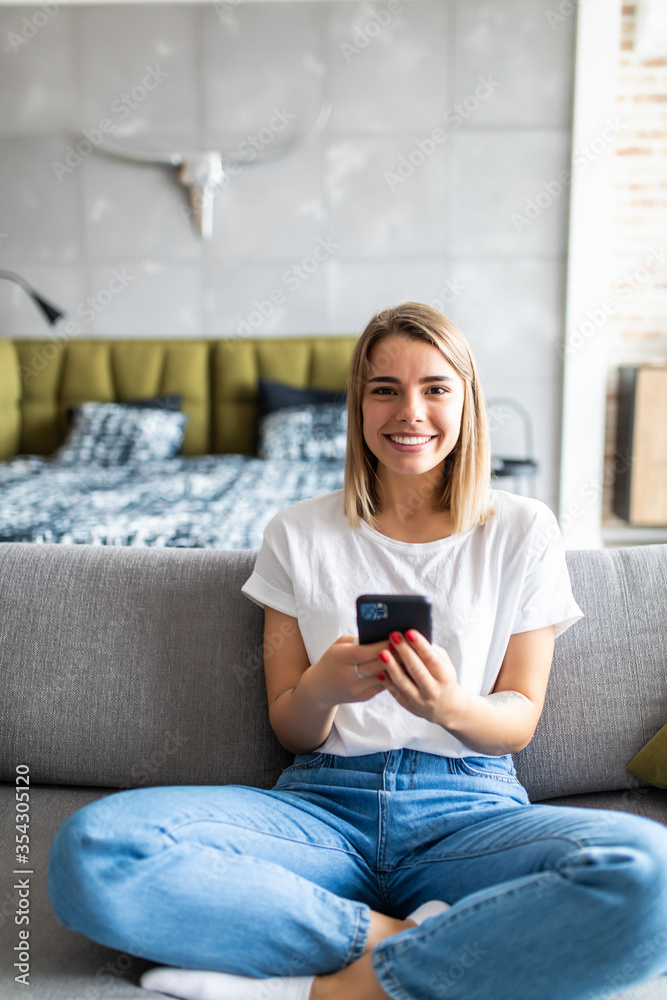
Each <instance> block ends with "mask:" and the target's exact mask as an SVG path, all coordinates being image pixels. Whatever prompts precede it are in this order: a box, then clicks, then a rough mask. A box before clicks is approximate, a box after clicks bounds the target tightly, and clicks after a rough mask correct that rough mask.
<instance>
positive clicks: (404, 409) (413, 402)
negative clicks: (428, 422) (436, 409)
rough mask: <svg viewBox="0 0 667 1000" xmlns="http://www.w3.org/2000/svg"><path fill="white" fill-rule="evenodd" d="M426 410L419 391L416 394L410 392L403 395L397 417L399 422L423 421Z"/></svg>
mask: <svg viewBox="0 0 667 1000" xmlns="http://www.w3.org/2000/svg"><path fill="white" fill-rule="evenodd" d="M424 409H425V407H424V401H423V399H422V396H421V393H420V392H419V390H416V391H415V392H410V391H409V390H408V391H406V392H405V393H404V394H403V396H402V397H401V399H400V401H399V405H398V409H397V412H396V416H397V418H398V419H399V420H407V421H414V420H423V419H424Z"/></svg>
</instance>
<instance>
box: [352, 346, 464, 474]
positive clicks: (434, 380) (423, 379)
mask: <svg viewBox="0 0 667 1000" xmlns="http://www.w3.org/2000/svg"><path fill="white" fill-rule="evenodd" d="M368 360H369V366H370V370H369V375H368V379H367V380H366V384H365V385H364V388H363V392H362V400H361V412H362V415H363V434H364V440H365V442H366V444H367V445H368V447H369V448H370V450H371V451H372V452H373V454H374V455H375V456H376V457H377V459H378V463H379V464H381V465H383V466H385V467H386V468H387V469H389V470H392V471H393V472H396V473H399V474H401V473H402V474H410V475H418V474H420V473H424V472H430V471H431V470H433V469H435V468H436V467H437V466H441V465H443V464H444V461H445V459H446V457H447V455H449V453H450V452H451V451H452V450H453V448H454V447H455V445H456V442H457V441H458V438H459V432H460V430H461V415H462V413H463V396H464V383H463V379H462V378H461V377H460V375H459V374H458V373H457V372H456V369H454V368H453V367H452V366H451V365H450V364H449V362H448V361H447V360H446V359H445V357H444V355H443V354H442V353H441V352H440V351H439V350H438V348H437V347H433V345H432V344H428V343H426V341H423V340H411V339H410V338H409V337H402V336H400V335H392V336H390V337H385V338H384V339H383V340H381V341H379V342H378V343H376V344H375V345H374V346H373V348H372V350H371V352H370V353H369V355H368ZM378 471H379V465H378Z"/></svg>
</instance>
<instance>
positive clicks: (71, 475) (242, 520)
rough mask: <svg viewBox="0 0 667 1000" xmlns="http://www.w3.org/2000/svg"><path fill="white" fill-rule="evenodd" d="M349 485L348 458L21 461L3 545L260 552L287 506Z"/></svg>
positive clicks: (0, 501) (11, 478) (1, 521)
mask: <svg viewBox="0 0 667 1000" xmlns="http://www.w3.org/2000/svg"><path fill="white" fill-rule="evenodd" d="M342 485H343V463H342V462H340V461H321V462H282V461H280V462H279V461H270V460H263V459H259V458H253V457H250V456H246V455H202V456H197V457H193V458H182V457H178V458H174V459H171V460H168V461H163V462H159V463H153V464H148V465H144V466H142V467H141V468H139V469H137V468H132V467H123V466H119V467H116V468H109V469H103V468H81V467H76V468H62V467H61V468H58V466H56V465H54V464H53V463H51V462H50V461H49V460H48V459H45V458H39V457H37V456H34V455H29V456H19V457H17V458H14V459H11V460H10V461H8V462H2V463H0V541H1V542H48V543H58V544H61V545H77V544H82V543H84V544H92V545H154V546H155V545H165V546H181V547H183V548H213V549H255V548H259V546H260V545H261V542H262V533H263V530H264V526H265V525H266V524H267V523H268V521H270V520H271V518H272V517H273V515H274V514H276V513H277V512H278V511H279V510H282V508H283V507H287V506H289V505H290V504H293V503H297V501H299V500H305V499H308V498H309V497H313V496H318V495H319V494H320V493H328V492H329V491H330V490H337V489H340V488H341V487H342Z"/></svg>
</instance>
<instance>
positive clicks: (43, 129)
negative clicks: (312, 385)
mask: <svg viewBox="0 0 667 1000" xmlns="http://www.w3.org/2000/svg"><path fill="white" fill-rule="evenodd" d="M553 6H554V5H553V0H493V2H490V0H403V2H402V3H401V2H396V0H393V2H391V0H383V2H377V3H375V2H373V3H371V2H361V0H352V2H348V0H331V2H316V0H311V2H309V0H305V2H277V3H272V4H262V3H255V2H253V0H243V2H242V3H238V4H222V3H218V4H217V6H216V4H214V3H202V4H192V5H186V4H182V5H181V4H178V3H169V4H147V5H142V4H129V3H128V4H120V5H113V6H111V5H109V6H106V5H92V6H85V5H82V6H77V7H67V6H65V5H60V6H59V7H57V13H56V14H55V16H52V17H51V18H49V20H48V23H46V24H44V25H43V26H41V27H38V28H37V30H35V28H34V24H33V19H34V18H35V14H36V13H37V12H39V11H40V9H41V8H39V7H34V8H32V7H23V6H22V7H0V178H1V179H2V185H0V267H4V268H8V269H11V270H15V271H18V272H20V273H21V274H22V275H24V276H25V277H26V278H27V280H28V281H30V282H32V283H34V285H35V286H36V287H37V288H38V290H39V291H41V292H43V294H44V295H46V296H47V297H50V298H51V299H53V301H54V302H56V303H57V304H58V305H60V306H61V307H62V308H64V309H65V310H66V311H67V312H68V314H69V316H70V317H72V318H76V322H77V325H78V328H79V330H80V333H78V334H77V335H78V336H128V337H130V336H132V337H135V336H147V337H151V336H201V335H205V336H225V335H235V334H238V333H240V332H247V331H248V330H250V331H251V333H256V334H257V335H262V336H266V335H271V334H286V335H289V334H310V333H312V334H323V333H324V334H326V333H331V334H337V333H343V334H350V333H358V332H360V330H361V328H362V327H363V325H364V323H365V322H366V321H367V319H368V318H369V317H370V315H371V314H372V313H373V312H375V311H376V310H377V309H378V308H380V307H381V306H383V305H386V304H389V303H392V302H396V301H399V300H400V299H406V298H416V299H420V300H423V301H427V302H433V303H434V304H437V303H438V302H440V303H441V308H442V309H443V311H445V312H446V313H447V314H448V315H450V316H451V317H452V318H453V319H454V320H455V321H456V322H458V323H459V324H460V325H461V326H462V328H463V329H464V332H466V333H467V334H468V335H469V337H470V339H471V341H472V343H473V346H474V349H475V351H476V353H477V355H478V358H479V360H480V363H481V366H482V371H483V375H484V379H485V383H486V386H487V391H488V393H489V394H490V395H512V396H514V397H516V398H517V399H518V400H519V401H520V402H522V403H523V405H524V406H526V407H527V408H528V410H529V411H530V413H531V415H532V417H533V420H534V424H535V439H536V452H537V458H538V460H539V461H540V463H541V470H542V471H541V474H540V477H539V482H538V490H539V496H540V498H541V499H544V500H545V501H547V502H548V503H550V504H551V505H552V506H555V499H556V489H557V488H556V481H557V472H558V439H559V418H560V414H559V405H560V404H559V400H560V387H561V359H560V354H559V352H558V350H557V346H558V344H559V342H560V340H561V338H562V334H563V308H564V287H563V286H564V274H565V253H566V244H567V213H568V191H567V189H565V190H564V191H563V193H562V195H561V196H560V197H558V198H554V199H553V201H552V203H550V204H549V205H548V206H547V207H545V208H544V209H543V210H541V212H540V214H539V217H538V218H536V219H535V220H533V221H530V222H529V224H528V225H525V226H524V227H523V228H520V229H518V228H517V226H516V225H515V217H516V216H517V215H522V214H523V213H524V212H525V208H526V202H527V201H528V200H534V199H535V198H536V197H537V195H538V194H539V193H540V192H541V191H543V190H544V188H543V186H544V184H548V183H549V182H550V181H551V180H552V179H553V178H555V177H557V175H558V173H559V172H560V171H561V170H563V169H564V168H565V167H567V166H568V162H569V155H570V133H571V103H572V75H573V48H574V31H575V23H574V22H575V18H574V17H570V18H565V19H561V20H560V22H559V23H558V24H557V25H553V24H552V23H550V18H549V17H548V14H549V11H550V10H551V9H552V7H553ZM42 20H43V18H37V21H42ZM28 35H32V36H34V37H30V38H27V37H26V36H28ZM149 70H153V71H154V74H155V75H157V76H158V78H159V77H163V79H162V80H161V82H159V83H158V84H156V85H155V87H154V89H152V90H143V91H142V90H141V89H140V90H139V91H137V90H134V98H133V97H132V93H133V88H136V87H140V88H141V87H142V80H143V79H144V77H146V74H147V72H148V71H149ZM149 82H154V81H153V80H150V81H149ZM124 94H129V95H130V98H129V99H130V102H131V103H132V104H133V105H134V107H132V108H130V107H128V105H127V104H124V103H123V102H124V100H125V98H124V97H123V95H124ZM137 97H138V98H140V99H138V100H137V99H136V98H137ZM325 101H329V102H330V103H331V105H332V114H331V118H330V120H329V123H328V125H327V127H326V129H325V131H324V132H323V134H322V135H321V136H320V137H319V138H318V139H317V140H316V141H315V142H312V143H311V144H310V145H308V146H307V147H304V148H302V149H300V150H299V151H297V152H294V153H291V154H289V155H287V156H285V157H283V158H278V159H275V160H273V161H271V162H266V163H263V164H258V163H256V162H255V163H252V164H247V165H245V166H244V167H243V168H242V169H241V170H240V171H239V172H238V173H237V174H236V175H235V176H233V177H232V178H231V180H230V183H229V184H228V186H227V187H226V188H225V189H224V190H223V191H222V192H221V193H220V195H219V196H218V199H217V202H216V206H215V218H214V232H213V239H212V240H211V242H210V243H204V242H202V241H201V240H200V239H199V238H198V237H197V235H196V233H195V231H194V228H193V226H192V222H191V220H190V218H189V217H188V206H189V202H188V194H187V191H186V189H185V188H184V187H182V186H181V185H180V184H179V183H178V180H177V175H176V171H174V170H172V169H170V168H168V167H157V166H155V167H154V166H148V165H143V164H136V163H129V162H122V161H120V160H116V159H114V158H110V157H108V156H103V155H102V154H101V153H100V152H99V151H97V150H94V151H93V152H91V153H90V154H89V155H86V156H84V157H83V159H82V161H81V162H80V163H79V164H78V165H76V166H74V167H73V168H72V169H71V170H68V172H63V170H62V168H59V167H57V165H56V167H55V168H54V163H56V164H57V163H65V157H66V152H67V150H66V147H67V146H71V147H75V146H76V145H77V143H79V142H80V141H81V140H82V139H83V138H84V135H83V131H82V130H83V129H84V128H85V129H88V130H90V129H95V128H99V127H100V122H101V120H102V119H105V118H107V119H109V120H110V121H111V122H112V123H113V126H114V135H113V137H114V138H115V139H116V140H117V141H118V142H123V143H126V144H129V143H134V144H136V145H143V146H144V147H145V148H150V147H155V148H160V149H172V148H173V149H179V150H182V149H183V150H193V149H209V148H220V149H224V150H228V151H229V150H236V149H238V147H239V144H240V143H241V142H243V140H245V139H247V137H248V136H260V135H263V136H264V137H265V138H266V137H267V133H266V132H261V131H260V130H262V129H266V128H268V126H269V123H270V121H271V119H272V118H273V121H274V123H278V119H276V118H275V117H274V116H275V113H276V112H275V109H278V111H280V112H281V114H282V115H283V117H285V116H286V117H289V116H292V115H293V116H294V117H293V119H291V120H290V121H289V123H288V124H287V125H285V127H284V128H283V129H282V131H280V132H277V131H275V130H274V132H273V133H269V138H270V141H269V142H267V143H266V144H265V146H264V149H265V151H266V152H272V151H275V150H276V149H278V148H279V146H280V144H282V143H285V142H289V141H291V140H292V139H293V138H294V137H295V136H297V135H298V134H300V133H302V132H303V131H305V130H306V129H307V128H308V127H309V125H310V124H311V123H312V122H313V121H314V119H315V117H316V116H317V113H318V110H319V108H320V106H321V104H322V103H323V102H325ZM259 141H262V140H259ZM65 165H66V164H65ZM57 173H59V174H60V179H59V178H58V176H57V175H56V174H57ZM318 246H319V247H320V248H322V247H326V248H327V249H326V251H325V250H322V249H320V250H319V251H318V255H319V256H320V257H324V258H326V259H324V260H323V261H322V262H320V263H318V265H317V267H316V269H315V270H313V271H312V272H310V271H308V270H307V269H308V267H309V266H310V264H309V263H308V264H306V265H305V267H306V270H304V269H303V265H304V261H306V260H307V259H308V258H310V257H311V255H312V254H313V251H314V249H315V248H316V247H318ZM114 272H116V273H120V274H122V275H124V284H123V287H122V288H121V290H120V291H118V292H116V293H115V294H114V295H113V298H112V299H111V301H110V302H108V303H107V301H106V300H107V299H108V298H109V296H108V295H107V294H104V290H105V289H106V288H107V287H108V286H109V282H110V281H111V279H112V276H113V274H114ZM299 275H301V276H302V277H299ZM118 284H119V283H118V282H116V283H114V287H117V286H118ZM276 291H278V292H281V293H282V295H280V296H275V295H274V298H275V297H277V298H279V300H280V302H279V304H278V305H276V304H274V303H272V302H271V293H272V292H273V293H275V292H276ZM100 293H102V295H100ZM98 297H99V298H100V299H102V300H104V304H101V303H100V301H99V299H98ZM89 299H92V300H93V304H94V306H95V308H94V309H93V312H94V314H95V318H94V319H93V320H90V321H86V320H84V319H83V314H85V315H86V316H89V315H90V309H87V308H86V302H87V300H89ZM46 332H47V329H46V327H45V326H44V324H43V322H42V319H41V317H40V315H39V314H38V313H37V312H36V310H35V308H34V306H33V305H32V303H31V302H30V301H29V299H27V297H26V296H25V295H24V294H23V293H22V291H21V290H20V289H19V288H17V287H15V286H12V285H10V284H9V283H7V282H1V283H0V336H42V335H44V334H45V333H46ZM507 430H508V428H507V427H506V428H505V431H506V432H507ZM521 446H522V442H521V440H519V439H515V440H514V441H512V440H511V439H510V440H506V441H504V442H503V448H504V449H505V451H506V452H511V451H514V452H515V453H520V451H521Z"/></svg>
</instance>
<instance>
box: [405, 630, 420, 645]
mask: <svg viewBox="0 0 667 1000" xmlns="http://www.w3.org/2000/svg"><path fill="white" fill-rule="evenodd" d="M405 637H406V639H409V640H410V642H416V641H417V638H418V636H417V633H416V632H415V630H414V629H412V628H411V629H408V631H407V632H406V633H405Z"/></svg>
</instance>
